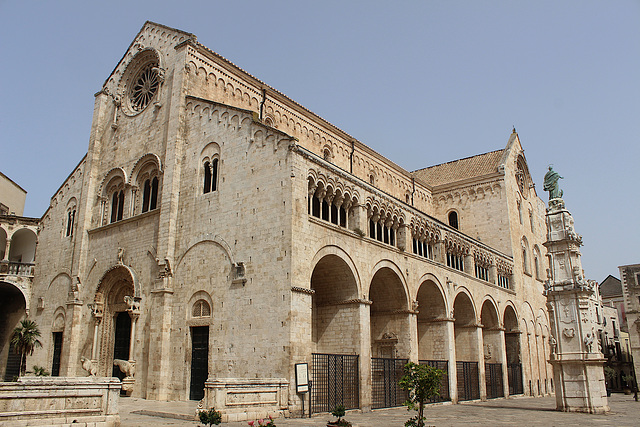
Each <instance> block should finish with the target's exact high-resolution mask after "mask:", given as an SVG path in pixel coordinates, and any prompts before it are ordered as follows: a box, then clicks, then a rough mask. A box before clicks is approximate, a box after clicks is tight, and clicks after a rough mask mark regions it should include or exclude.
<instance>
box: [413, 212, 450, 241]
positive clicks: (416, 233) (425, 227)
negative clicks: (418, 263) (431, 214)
mask: <svg viewBox="0 0 640 427" xmlns="http://www.w3.org/2000/svg"><path fill="white" fill-rule="evenodd" d="M410 227H411V234H412V235H413V237H414V238H415V239H418V240H420V241H426V242H429V243H435V242H437V241H439V240H440V237H441V235H442V232H441V230H440V228H439V227H438V226H437V225H436V223H435V222H433V221H431V220H429V219H427V218H420V217H417V216H414V217H412V218H411V222H410Z"/></svg>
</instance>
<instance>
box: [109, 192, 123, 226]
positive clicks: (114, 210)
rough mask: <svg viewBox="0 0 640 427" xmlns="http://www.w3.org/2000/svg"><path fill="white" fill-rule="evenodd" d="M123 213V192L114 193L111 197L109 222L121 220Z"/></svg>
mask: <svg viewBox="0 0 640 427" xmlns="http://www.w3.org/2000/svg"><path fill="white" fill-rule="evenodd" d="M123 213H124V191H122V190H120V191H115V192H114V193H113V196H112V197H111V221H110V222H116V221H120V220H122V215H123Z"/></svg>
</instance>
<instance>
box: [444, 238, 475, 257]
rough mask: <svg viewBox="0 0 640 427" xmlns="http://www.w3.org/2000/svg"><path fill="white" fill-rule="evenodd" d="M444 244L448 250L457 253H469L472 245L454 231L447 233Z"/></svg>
mask: <svg viewBox="0 0 640 427" xmlns="http://www.w3.org/2000/svg"><path fill="white" fill-rule="evenodd" d="M443 240H444V246H445V249H446V251H447V252H449V253H452V254H455V255H468V254H469V250H470V249H471V245H470V244H469V242H467V241H466V240H464V239H462V238H461V237H460V236H458V235H456V234H452V233H445V235H444V239H443Z"/></svg>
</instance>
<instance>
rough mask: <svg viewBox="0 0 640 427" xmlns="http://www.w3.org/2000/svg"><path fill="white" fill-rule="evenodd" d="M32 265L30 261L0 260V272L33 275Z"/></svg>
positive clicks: (14, 274)
mask: <svg viewBox="0 0 640 427" xmlns="http://www.w3.org/2000/svg"><path fill="white" fill-rule="evenodd" d="M34 265H35V264H34V263H32V262H13V261H0V274H6V275H9V276H24V277H33V269H34Z"/></svg>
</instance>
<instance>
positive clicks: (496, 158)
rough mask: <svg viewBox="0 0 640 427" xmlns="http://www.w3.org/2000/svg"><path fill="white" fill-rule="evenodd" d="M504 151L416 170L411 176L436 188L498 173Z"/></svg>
mask: <svg viewBox="0 0 640 427" xmlns="http://www.w3.org/2000/svg"><path fill="white" fill-rule="evenodd" d="M503 153H504V150H497V151H491V152H490V153H485V154H479V155H477V156H471V157H467V158H465V159H460V160H454V161H452V162H448V163H443V164H441V165H436V166H431V167H428V168H424V169H418V170H417V171H414V172H412V173H411V174H412V175H413V176H414V177H415V178H417V179H419V180H421V181H423V182H424V183H426V184H428V185H431V186H433V187H437V186H439V185H444V184H449V183H452V182H457V181H463V180H465V179H469V178H475V177H478V176H483V175H488V174H491V173H495V172H497V171H498V166H499V163H500V159H501V158H502V155H503Z"/></svg>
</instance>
